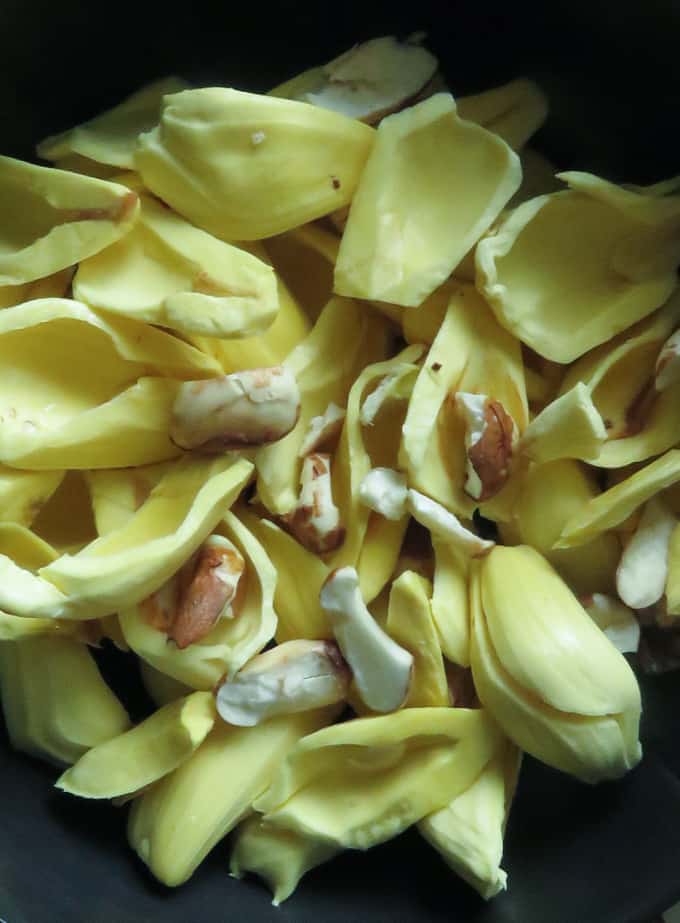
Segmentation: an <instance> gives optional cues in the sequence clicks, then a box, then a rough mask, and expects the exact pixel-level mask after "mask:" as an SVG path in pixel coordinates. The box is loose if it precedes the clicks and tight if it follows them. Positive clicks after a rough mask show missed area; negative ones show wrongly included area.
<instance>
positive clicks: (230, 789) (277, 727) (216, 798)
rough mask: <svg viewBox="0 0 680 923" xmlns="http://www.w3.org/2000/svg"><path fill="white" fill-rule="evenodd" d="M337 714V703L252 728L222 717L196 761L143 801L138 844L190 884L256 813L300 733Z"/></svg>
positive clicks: (134, 822)
mask: <svg viewBox="0 0 680 923" xmlns="http://www.w3.org/2000/svg"><path fill="white" fill-rule="evenodd" d="M333 717H334V711H333V710H329V709H322V710H320V711H313V712H304V713H300V714H297V715H283V716H281V717H278V718H272V719H270V720H269V721H266V722H264V723H263V724H259V725H257V726H256V727H252V728H237V727H231V726H230V725H227V724H223V723H221V722H219V723H218V724H216V725H215V727H214V728H213V730H212V732H211V733H210V734H209V735H208V737H207V739H206V740H205V742H204V743H203V744H202V745H201V746H200V747H199V748H198V750H197V751H196V752H195V753H194V755H193V756H192V757H191V758H190V759H189V760H187V761H186V762H185V763H184V764H183V765H182V766H180V767H179V768H178V769H176V770H175V771H174V772H173V773H171V774H170V775H169V776H166V777H165V778H164V779H162V780H161V781H160V782H159V783H158V784H157V785H155V786H154V787H153V788H152V789H151V790H150V791H148V792H146V793H145V794H143V795H142V796H141V797H140V798H138V799H137V800H136V801H135V803H134V804H133V806H132V810H131V812H130V818H129V822H128V839H129V841H130V845H131V846H132V848H133V849H134V850H135V851H136V852H137V854H138V855H139V857H140V858H141V859H142V861H144V862H145V863H146V864H147V865H148V867H149V870H150V871H151V872H152V874H153V875H155V877H156V878H158V879H159V881H162V882H163V884H166V885H169V886H170V887H175V886H176V885H180V884H182V883H183V882H185V881H186V880H187V879H188V878H190V877H191V875H192V874H193V872H194V871H195V870H196V868H197V867H198V866H199V864H200V863H201V862H202V861H203V859H204V858H205V857H206V856H207V854H208V853H209V852H210V850H211V849H212V848H213V847H214V846H216V845H217V843H219V841H220V840H221V839H222V838H223V837H225V836H226V835H227V833H229V831H230V830H232V829H233V828H234V827H235V826H236V824H238V823H239V821H240V820H242V819H243V818H244V817H246V816H247V815H248V814H249V813H250V812H251V810H252V803H253V801H254V800H255V799H256V798H257V797H258V796H259V795H260V794H261V793H262V792H263V791H264V790H265V789H266V788H267V786H268V785H269V784H270V782H271V779H272V778H273V776H274V775H275V773H276V771H277V770H278V768H279V766H280V765H281V762H282V760H284V759H285V757H286V755H287V753H288V752H289V751H290V749H291V748H292V747H293V746H294V745H295V743H296V742H297V741H298V740H299V739H300V737H304V736H305V735H306V734H309V733H311V732H313V731H315V730H317V729H318V728H321V727H323V726H324V725H325V724H327V723H328V722H329V721H331V720H332V719H333ZM227 780H228V784H225V783H226V782H227Z"/></svg>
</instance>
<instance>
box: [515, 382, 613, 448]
mask: <svg viewBox="0 0 680 923" xmlns="http://www.w3.org/2000/svg"><path fill="white" fill-rule="evenodd" d="M606 439H607V429H606V427H605V425H604V420H603V419H602V417H601V416H600V414H599V412H598V410H597V407H596V406H595V404H594V403H593V400H592V397H591V394H590V390H589V389H588V388H587V387H586V385H584V384H583V382H579V383H578V384H576V385H574V387H573V388H571V389H570V390H568V391H565V392H564V393H563V394H562V395H561V397H558V398H556V399H555V400H554V401H552V402H551V403H549V404H548V405H547V407H545V408H544V409H543V410H542V411H541V412H540V413H539V414H538V415H537V416H535V417H534V419H533V420H532V421H531V423H529V425H528V426H527V428H526V430H525V431H524V435H523V436H522V442H521V450H522V452H524V454H525V455H527V456H528V457H529V458H531V459H532V460H533V461H536V462H549V461H554V460H555V459H558V458H580V459H582V460H583V461H590V462H594V461H595V460H596V459H597V458H598V457H599V455H600V451H601V449H602V446H603V445H604V442H605V440H606Z"/></svg>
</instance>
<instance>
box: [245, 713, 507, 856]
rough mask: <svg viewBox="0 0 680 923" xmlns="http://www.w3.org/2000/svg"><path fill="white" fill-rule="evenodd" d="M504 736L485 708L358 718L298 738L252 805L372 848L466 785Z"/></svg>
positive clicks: (328, 836) (330, 838)
mask: <svg viewBox="0 0 680 923" xmlns="http://www.w3.org/2000/svg"><path fill="white" fill-rule="evenodd" d="M501 741H502V737H501V735H500V732H499V730H498V728H497V727H496V725H495V724H494V722H493V721H492V720H491V719H490V718H489V717H488V716H487V715H486V713H485V712H484V711H481V710H474V711H471V710H467V709H462V708H455V709H454V708H408V709H402V710H401V711H398V712H394V713H392V714H390V715H384V716H380V717H369V718H356V719H354V720H351V721H345V722H344V723H343V724H338V725H335V726H334V727H330V728H324V729H323V730H322V731H317V733H315V734H311V735H310V736H309V737H305V738H304V739H303V740H301V741H300V742H299V743H298V744H297V746H296V747H294V749H293V750H292V751H291V753H290V755H289V756H288V757H287V759H286V761H285V762H284V764H283V766H281V768H280V769H279V771H278V773H277V775H276V776H275V778H274V780H273V782H272V784H271V786H270V787H269V788H268V789H267V791H266V792H265V793H264V794H263V795H261V796H260V797H259V798H258V799H257V800H256V801H255V804H254V807H255V810H256V811H259V812H260V813H262V814H264V822H265V823H267V824H273V825H274V826H276V827H282V828H284V829H288V830H293V831H294V832H296V833H301V834H303V835H306V836H313V837H317V838H318V839H320V840H323V841H325V842H327V843H331V844H333V845H336V846H342V847H345V848H348V849H369V848H370V847H371V846H375V845H377V844H378V843H383V842H384V841H385V840H389V839H391V838H392V837H394V836H397V835H398V834H399V833H401V832H402V831H403V830H405V829H406V828H407V827H409V826H411V824H414V823H416V822H417V821H419V820H421V818H423V817H425V816H426V815H427V814H431V813H432V812H433V811H436V810H438V809H439V808H441V807H444V805H445V804H448V803H449V802H450V801H452V800H453V799H454V798H455V797H456V796H457V795H460V794H461V793H462V792H464V791H465V790H466V789H467V788H468V787H469V786H470V785H471V784H472V783H473V782H474V780H475V779H476V778H477V777H478V775H479V773H480V772H481V771H482V769H483V768H484V766H485V765H486V764H487V763H488V762H489V760H490V759H491V758H492V757H493V755H494V753H495V752H496V751H497V749H498V747H499V746H500V743H501Z"/></svg>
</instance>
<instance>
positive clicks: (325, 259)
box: [264, 224, 340, 321]
mask: <svg viewBox="0 0 680 923" xmlns="http://www.w3.org/2000/svg"><path fill="white" fill-rule="evenodd" d="M264 246H265V249H266V251H267V254H268V255H269V258H270V259H271V261H272V264H273V266H274V268H275V269H276V272H277V274H278V275H279V276H280V277H281V278H282V279H283V280H284V282H285V283H286V285H287V286H288V288H289V290H290V291H291V293H292V295H293V297H294V298H295V299H296V300H297V301H298V302H299V304H301V305H302V307H303V308H304V310H305V313H306V314H307V316H308V317H309V318H310V319H311V320H312V321H315V320H316V319H317V317H318V316H319V314H320V313H321V310H322V308H323V307H324V305H325V304H327V302H328V300H329V299H330V298H331V297H332V295H333V268H334V266H335V261H336V259H337V256H338V247H339V246H340V241H339V240H338V238H337V237H336V236H335V234H331V232H330V231H326V230H325V229H324V228H322V227H319V225H318V224H305V225H303V226H302V227H300V228H295V229H294V230H292V231H288V233H287V234H280V235H279V236H278V237H271V238H270V239H269V240H266V241H265V242H264Z"/></svg>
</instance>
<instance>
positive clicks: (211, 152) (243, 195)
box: [135, 87, 374, 240]
mask: <svg viewBox="0 0 680 923" xmlns="http://www.w3.org/2000/svg"><path fill="white" fill-rule="evenodd" d="M373 136H374V131H373V129H372V128H369V127H368V126H367V125H363V124H361V123H360V122H357V121H355V120H354V119H348V118H346V117H345V116H342V115H338V114H337V113H335V112H329V111H328V110H325V109H318V108H316V107H314V106H310V105H308V104H306V103H299V102H293V101H291V100H287V99H277V98H274V97H271V96H258V95H256V94H254V93H243V92H239V91H238V90H232V89H227V88H222V87H212V88H207V89H200V90H185V91H184V92H182V93H175V94H172V95H170V96H166V97H165V99H164V100H163V106H162V111H161V119H160V124H159V126H158V127H157V128H154V129H153V130H152V131H150V132H148V133H147V134H142V135H141V136H140V138H139V141H138V145H137V150H136V153H135V167H136V169H137V170H138V171H139V173H140V174H141V176H142V178H143V180H144V183H145V185H146V186H147V187H148V188H149V189H150V190H151V191H152V192H153V193H154V194H155V195H157V196H158V197H159V198H161V199H162V200H163V201H165V202H167V203H168V204H169V205H171V206H172V207H173V208H174V209H175V210H176V211H178V212H179V213H180V214H181V215H184V217H185V218H188V219H189V220H190V221H191V222H192V223H194V224H196V225H198V227H200V228H202V229H203V230H205V231H208V232H209V233H211V234H214V235H215V236H216V237H221V238H222V239H223V240H261V239H262V238H265V237H271V236H273V235H274V234H280V233H282V232H284V231H288V230H290V229H291V228H295V227H298V226H299V225H301V224H305V223H306V222H308V221H312V220H314V219H315V218H320V217H322V216H323V215H327V214H328V213H329V212H332V211H334V210H335V209H337V208H341V207H342V206H343V205H346V204H347V203H348V202H349V201H350V200H351V198H352V196H353V194H354V191H355V189H356V187H357V183H358V181H359V177H360V175H361V171H362V169H363V167H364V164H365V162H366V158H367V157H368V155H369V152H370V150H371V147H372V145H373Z"/></svg>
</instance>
